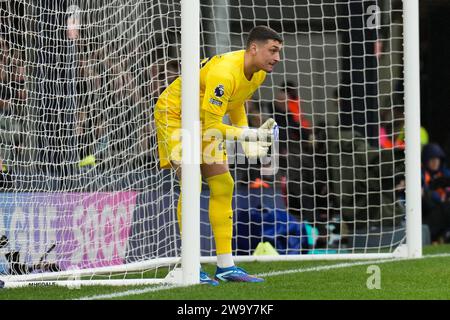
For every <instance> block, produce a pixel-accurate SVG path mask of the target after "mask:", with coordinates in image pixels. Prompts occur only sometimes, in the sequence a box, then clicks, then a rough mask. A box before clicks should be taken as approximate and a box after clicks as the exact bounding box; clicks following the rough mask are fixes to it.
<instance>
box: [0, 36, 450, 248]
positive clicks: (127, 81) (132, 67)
mask: <svg viewBox="0 0 450 320" xmlns="http://www.w3.org/2000/svg"><path fill="white" fill-rule="evenodd" d="M141 57H144V60H143V61H138V60H139V59H136V56H133V55H131V56H129V57H128V56H124V55H121V54H120V52H119V53H117V54H113V53H111V52H108V50H107V48H102V49H98V50H83V48H77V51H76V54H74V55H73V60H71V63H72V64H71V65H69V66H68V65H63V64H62V65H60V68H66V69H67V68H72V69H73V70H72V71H73V72H72V73H69V74H67V73H66V74H65V77H63V82H64V81H65V84H64V85H62V86H61V88H63V89H62V92H66V93H67V91H69V93H70V94H69V96H70V97H69V99H72V100H73V101H72V102H68V100H67V99H66V100H63V101H64V103H65V104H68V105H69V104H71V103H73V105H74V106H75V108H73V109H72V110H70V111H67V113H64V111H65V110H63V109H59V110H60V111H59V113H58V114H56V115H55V116H54V117H53V118H49V117H48V115H46V108H51V106H46V105H45V104H43V103H42V101H40V97H39V95H36V94H35V95H33V93H32V92H30V91H29V90H27V86H26V83H27V82H28V85H30V84H31V83H33V82H38V81H39V79H40V78H39V76H38V75H36V74H32V75H29V74H27V72H26V71H27V68H26V65H25V64H26V62H25V61H26V51H25V50H23V49H22V48H21V47H20V46H17V45H14V44H11V43H8V42H7V41H6V40H5V39H3V38H0V114H1V117H0V131H1V134H0V159H1V160H2V171H3V175H2V178H3V179H4V180H5V179H6V178H5V177H7V173H8V172H9V171H11V170H14V169H13V168H14V167H15V168H16V169H17V165H16V166H15V162H21V161H22V162H21V164H22V166H23V167H26V166H27V165H26V163H27V161H30V160H31V161H35V163H36V165H38V164H41V165H42V167H44V168H53V170H51V172H48V171H47V172H46V173H52V174H74V172H75V171H76V170H78V169H80V168H82V167H87V168H89V167H92V166H97V167H98V168H100V170H101V169H103V170H110V169H111V168H114V170H123V171H126V170H127V168H128V167H129V166H133V165H134V166H146V165H154V163H155V161H156V160H157V159H156V152H155V151H156V147H155V146H156V140H155V136H154V127H153V122H152V119H151V107H152V105H154V103H155V102H156V100H157V98H158V96H159V94H160V93H161V92H162V91H163V90H164V88H165V87H166V86H167V85H169V84H170V83H171V82H172V81H173V80H174V79H175V78H176V77H177V76H178V75H179V72H180V67H179V62H178V61H177V60H169V61H164V60H160V62H159V63H155V62H154V61H151V59H150V58H149V59H148V60H145V57H146V56H145V55H142V56H141ZM54 80H55V81H58V80H59V79H58V78H55V79H54ZM30 88H31V89H35V87H28V89H30ZM37 92H39V90H37ZM41 93H42V92H41ZM54 94H55V96H56V95H58V93H57V92H55V93H54ZM331 99H333V100H334V101H335V102H336V103H339V92H338V90H336V94H335V96H334V97H331ZM395 99H397V98H394V100H395ZM301 104H302V102H301V97H300V96H299V86H298V84H297V83H295V82H293V81H287V82H284V83H280V84H278V85H277V86H275V90H274V100H273V102H272V103H262V102H261V103H260V102H255V101H250V102H248V104H247V111H248V121H249V125H250V126H252V127H259V126H260V125H261V123H263V122H264V121H265V119H266V118H267V117H269V116H271V117H274V119H275V120H276V122H277V123H278V126H279V129H280V132H279V146H278V147H279V150H278V151H279V169H280V170H279V171H278V173H277V176H276V178H275V179H267V177H265V176H261V174H260V166H261V165H260V164H256V165H248V164H245V165H236V166H235V167H234V168H232V169H233V170H235V171H234V172H235V174H236V178H237V181H238V183H240V184H243V185H245V186H248V187H250V188H256V189H257V188H268V187H271V186H273V187H275V184H276V183H277V182H279V184H280V186H279V187H280V188H281V190H282V191H283V194H284V196H285V202H286V206H287V209H288V210H289V212H290V213H292V214H294V215H296V216H298V217H300V218H301V219H302V220H306V221H319V222H320V221H324V222H326V221H330V220H332V219H333V218H334V217H335V216H343V217H344V219H345V213H344V214H343V213H342V212H340V210H342V208H351V207H354V208H356V209H354V211H351V210H350V209H349V211H351V213H350V214H349V217H348V220H349V221H353V220H355V217H357V218H358V214H360V213H359V212H358V208H363V209H364V210H365V211H364V210H363V211H364V212H366V211H367V210H366V209H365V208H367V207H369V208H371V207H376V206H378V207H382V206H384V207H385V208H383V209H380V210H384V211H383V212H381V213H380V212H372V214H373V217H375V219H374V220H376V218H377V217H381V216H383V217H385V214H386V212H389V210H391V211H392V213H391V214H392V221H393V223H394V224H395V223H397V221H394V220H395V219H396V217H395V213H394V212H395V210H396V207H397V206H398V205H399V204H400V205H401V203H402V201H404V180H405V179H404V176H403V175H402V174H398V172H404V168H401V167H395V168H394V169H392V168H391V169H389V168H387V167H388V166H385V167H386V168H385V167H383V168H381V170H379V171H373V172H364V173H362V175H358V172H356V171H355V172H353V173H349V175H348V176H345V174H346V173H345V170H340V169H339V167H340V166H342V163H345V160H344V159H337V158H336V155H339V153H340V152H344V153H345V151H348V152H349V153H350V154H351V153H352V152H354V151H355V150H357V149H358V148H363V149H358V150H365V151H367V152H368V153H367V154H368V155H369V156H366V157H365V158H364V159H361V162H360V163H359V162H358V161H359V160H358V158H357V156H354V158H352V159H351V161H354V163H353V164H354V165H356V166H358V165H367V164H368V163H367V161H369V163H370V162H371V161H373V163H377V161H378V163H380V161H381V162H385V163H386V164H389V163H397V162H398V161H396V160H398V159H401V157H397V158H396V155H397V154H398V152H400V153H402V152H403V150H404V145H405V141H404V115H403V113H404V109H403V106H402V103H394V105H395V107H393V108H390V109H383V110H381V111H380V120H381V121H380V124H381V125H380V132H379V144H378V145H377V146H368V145H366V144H364V142H358V141H363V140H364V139H363V137H358V136H356V137H355V136H352V135H354V134H355V133H354V132H350V133H349V132H344V131H340V132H337V131H336V128H337V124H336V126H333V125H331V126H329V125H326V124H325V123H317V124H316V123H313V119H312V117H311V115H305V114H304V113H303V112H302V108H301ZM60 107H61V106H59V108H60ZM33 108H35V109H36V108H37V109H39V112H35V111H33ZM66 115H70V116H67V120H68V121H69V122H71V123H70V125H69V126H68V128H69V129H67V131H66V134H65V135H64V134H62V135H61V136H57V139H56V140H54V141H53V142H50V143H49V141H50V140H48V139H47V140H46V139H45V137H42V138H41V139H35V140H33V139H31V138H32V137H30V135H29V134H30V133H34V134H39V132H41V133H43V134H44V135H45V133H49V134H50V135H51V134H52V133H55V132H60V131H61V127H58V128H57V129H54V130H53V131H52V130H48V126H52V124H51V123H48V122H51V121H59V122H64V121H65V116H66ZM46 116H47V118H46ZM30 120H31V122H34V123H35V126H32V125H30ZM346 134H349V135H348V136H346ZM421 135H422V145H423V146H424V147H423V157H422V160H423V162H422V173H423V174H422V186H423V220H424V223H426V224H428V225H429V226H430V231H431V237H432V240H433V241H436V242H449V241H450V188H449V187H450V182H449V181H450V171H449V170H448V169H447V167H446V164H447V163H446V161H447V159H446V156H445V154H444V152H443V150H442V148H441V147H440V146H438V145H436V144H428V139H429V138H428V134H427V132H426V130H425V128H422V133H421ZM337 137H340V138H342V139H341V140H342V141H339V139H338V138H337ZM360 138H361V139H360ZM346 140H348V141H352V142H351V143H349V144H346ZM358 143H360V145H359V146H358ZM64 144H66V148H68V150H66V151H68V152H69V153H70V156H69V157H68V158H67V157H66V158H65V157H62V158H58V157H57V156H55V155H56V154H58V150H57V149H58V147H61V146H63V145H64ZM52 148H54V149H55V148H56V150H53V151H54V153H53V154H49V153H48V150H47V149H52ZM346 148H348V149H346ZM30 149H35V150H40V151H38V152H37V153H36V154H34V155H32V154H27V152H28V153H29V152H30ZM372 154H373V158H372V156H371V155H372ZM333 155H335V157H333ZM67 160H69V161H67ZM130 161H131V162H130ZM63 162H66V165H67V162H68V163H69V165H70V166H72V167H75V168H76V170H75V171H74V170H59V169H58V168H61V167H64V163H63ZM336 167H337V168H336ZM379 167H382V166H379ZM371 177H373V178H376V177H379V178H381V179H382V184H386V185H383V188H386V190H392V195H386V194H383V196H382V197H378V198H377V197H373V198H371V196H369V197H367V196H366V195H364V196H362V197H359V198H358V196H357V194H358V193H365V194H368V193H369V194H371V193H372V191H375V192H381V190H383V189H380V187H379V186H376V185H373V186H372V185H370V184H367V185H366V186H358V185H357V184H356V183H353V181H355V179H356V180H358V179H364V180H367V179H370V178H371ZM343 180H344V181H345V180H350V181H352V182H351V186H350V185H348V186H346V185H345V182H344V183H340V185H339V186H337V185H336V184H339V182H340V181H343ZM333 181H334V182H333ZM347 187H348V188H349V189H346V188H347ZM358 188H359V189H358ZM347 193H349V194H350V195H352V194H356V195H355V196H354V197H353V196H352V197H350V198H348V199H346V198H345V196H344V197H337V196H333V194H334V195H336V194H347ZM386 197H387V199H388V200H386ZM385 202H386V203H390V204H394V207H393V208H389V206H387V205H384V203H385ZM364 214H366V213H364ZM364 214H362V216H361V217H360V218H361V219H363V220H364V218H367V216H364ZM380 220H381V219H380ZM324 225H326V224H325V223H324Z"/></svg>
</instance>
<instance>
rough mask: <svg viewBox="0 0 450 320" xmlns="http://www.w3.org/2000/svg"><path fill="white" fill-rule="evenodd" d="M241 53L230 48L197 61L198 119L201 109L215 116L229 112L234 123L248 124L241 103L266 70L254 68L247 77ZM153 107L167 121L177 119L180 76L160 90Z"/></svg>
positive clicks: (261, 78)
mask: <svg viewBox="0 0 450 320" xmlns="http://www.w3.org/2000/svg"><path fill="white" fill-rule="evenodd" d="M244 53H245V50H240V51H233V52H229V53H225V54H221V55H216V56H214V57H212V58H207V59H204V60H203V61H202V62H201V70H200V103H201V106H200V107H201V109H200V120H201V121H202V123H203V121H204V118H205V112H211V113H213V114H215V115H217V116H224V115H225V114H229V115H230V119H231V122H232V123H233V125H235V126H239V127H242V126H247V125H248V123H247V115H246V112H245V105H244V103H245V101H246V100H248V99H249V98H251V97H252V95H253V94H254V92H255V91H256V90H257V89H258V87H259V86H260V85H261V84H262V83H263V81H264V79H265V77H266V72H265V71H263V70H261V71H258V72H256V73H254V74H253V76H252V79H251V80H248V79H247V78H246V77H245V75H244ZM156 109H157V111H158V112H157V113H160V112H162V111H165V112H167V118H166V119H167V120H168V121H177V120H179V119H181V79H180V77H179V78H177V79H176V80H175V81H174V82H173V83H172V84H171V85H170V86H169V87H168V88H166V90H164V92H163V93H162V94H161V96H160V97H159V99H158V102H157V106H156ZM155 115H156V113H155ZM169 125H170V124H169ZM173 125H175V124H173Z"/></svg>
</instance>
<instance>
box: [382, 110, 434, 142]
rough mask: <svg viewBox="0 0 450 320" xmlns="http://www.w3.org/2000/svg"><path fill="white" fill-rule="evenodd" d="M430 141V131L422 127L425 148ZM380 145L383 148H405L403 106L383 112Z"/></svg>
mask: <svg viewBox="0 0 450 320" xmlns="http://www.w3.org/2000/svg"><path fill="white" fill-rule="evenodd" d="M428 141H429V135H428V131H427V130H426V129H425V128H424V127H421V128H420V144H421V147H422V148H423V147H424V146H425V145H426V144H427V143H428ZM379 143H380V147H381V148H383V149H392V148H399V149H402V150H403V149H405V117H404V111H403V108H394V109H393V112H391V110H384V111H382V112H381V122H380V135H379Z"/></svg>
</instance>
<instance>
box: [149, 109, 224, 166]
mask: <svg viewBox="0 0 450 320" xmlns="http://www.w3.org/2000/svg"><path fill="white" fill-rule="evenodd" d="M154 115H155V117H154V118H155V126H156V134H157V139H158V154H159V165H160V167H161V168H162V169H169V168H172V163H174V164H181V115H178V114H176V113H174V112H171V111H170V110H168V108H167V107H166V106H164V105H163V104H162V103H160V102H158V103H157V104H156V106H155V113H154ZM202 136H203V134H202ZM200 161H201V163H202V164H203V163H204V164H212V163H227V153H226V147H225V142H224V141H223V140H217V139H214V138H210V139H208V138H205V139H202V153H201V160H200Z"/></svg>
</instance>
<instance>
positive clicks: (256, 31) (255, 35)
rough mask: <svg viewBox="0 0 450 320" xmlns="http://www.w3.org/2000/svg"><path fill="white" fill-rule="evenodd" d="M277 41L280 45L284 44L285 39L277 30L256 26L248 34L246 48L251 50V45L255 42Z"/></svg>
mask: <svg viewBox="0 0 450 320" xmlns="http://www.w3.org/2000/svg"><path fill="white" fill-rule="evenodd" d="M268 40H275V41H278V42H279V43H283V38H282V37H281V36H280V35H279V34H278V32H276V31H275V30H273V29H271V28H269V27H266V26H256V27H254V28H253V29H252V30H250V33H249V34H248V38H247V44H246V48H247V49H248V48H250V45H251V44H252V43H253V42H255V41H264V42H265V41H268Z"/></svg>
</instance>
